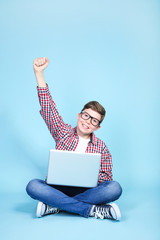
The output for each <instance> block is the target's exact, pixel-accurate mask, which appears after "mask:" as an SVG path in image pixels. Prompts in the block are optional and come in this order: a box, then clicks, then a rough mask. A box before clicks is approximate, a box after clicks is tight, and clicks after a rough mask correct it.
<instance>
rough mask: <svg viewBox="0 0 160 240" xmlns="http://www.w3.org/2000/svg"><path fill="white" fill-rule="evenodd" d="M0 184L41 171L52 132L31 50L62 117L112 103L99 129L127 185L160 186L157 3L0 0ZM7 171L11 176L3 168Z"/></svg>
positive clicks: (15, 183) (20, 186)
mask: <svg viewBox="0 0 160 240" xmlns="http://www.w3.org/2000/svg"><path fill="white" fill-rule="evenodd" d="M0 9H1V14H0V22H1V24H0V32H1V40H0V41H1V51H0V52H1V53H0V56H1V57H0V66H1V94H0V98H1V101H0V121H1V125H0V131H1V144H0V147H1V151H0V156H1V163H0V164H1V191H4V192H7V191H8V189H9V191H14V192H15V191H17V192H19V191H24V188H25V185H26V184H27V182H28V181H29V180H30V179H32V178H35V177H41V178H44V177H45V174H46V169H47V163H48V152H49V149H51V148H53V147H54V141H53V140H52V137H51V135H50V134H49V132H48V130H47V127H46V126H45V123H44V122H43V120H42V118H41V116H40V114H39V109H40V108H39V103H38V97H37V90H36V80H35V77H34V73H33V68H32V63H33V60H34V58H36V57H41V56H46V57H48V58H49V59H50V64H49V66H48V68H47V69H46V70H45V78H46V82H47V83H48V85H49V87H50V91H51V94H52V96H53V98H54V99H55V101H56V103H57V106H58V109H59V112H60V114H61V115H62V116H63V119H64V120H65V121H66V122H68V123H70V124H72V125H73V126H75V125H76V117H77V113H78V112H79V111H80V110H81V108H82V107H83V105H84V104H85V103H86V102H87V101H90V100H98V101H99V102H100V103H101V104H102V105H104V107H105V108H106V111H107V116H106V119H105V120H104V122H103V124H102V128H101V129H100V130H99V132H97V136H98V137H100V138H101V139H102V140H104V141H105V142H106V144H107V146H108V148H109V150H110V152H111V154H112V156H113V164H114V170H113V174H114V178H115V179H117V180H118V181H120V183H121V184H122V185H123V188H124V189H126V190H127V189H128V190H129V189H131V188H139V189H142V188H143V189H144V188H148V186H149V187H152V186H153V185H154V186H155V187H156V186H158V181H159V172H160V167H159V166H160V165H159V147H158V145H159V129H160V128H159V120H160V119H159V118H160V115H159V103H160V97H159V85H160V84H159V77H160V68H159V63H160V45H159V42H160V17H159V16H160V15H159V12H160V2H159V1H156V0H153V1H151V0H148V1H145V0H139V1H138V0H136V1H131V0H130V1H127V0H122V1H118V0H114V1H108V0H106V1H104V0H101V1H98V0H97V1H95V0H92V1H91V0H87V1H84V0H81V1H72V0H69V1H64V0H60V1H55V0H53V1H51V0H46V1H41V0H39V1H38V0H37V1H31V0H28V1H20V0H15V1H10V0H6V1H1V3H0ZM6 172H8V174H9V176H10V179H12V180H10V179H9V178H8V177H7V174H6Z"/></svg>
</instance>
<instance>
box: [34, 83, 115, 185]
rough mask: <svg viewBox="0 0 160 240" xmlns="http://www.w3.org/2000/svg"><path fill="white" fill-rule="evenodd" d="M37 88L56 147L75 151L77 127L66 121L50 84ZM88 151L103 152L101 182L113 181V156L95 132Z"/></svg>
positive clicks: (44, 116)
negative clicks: (59, 109) (50, 90)
mask: <svg viewBox="0 0 160 240" xmlns="http://www.w3.org/2000/svg"><path fill="white" fill-rule="evenodd" d="M37 89H38V97H39V102H40V105H41V110H40V114H41V115H42V117H43V119H44V121H45V123H46V124H47V127H48V129H49V131H50V133H51V135H52V136H53V138H54V140H55V142H56V149H58V150H67V151H75V149H76V147H77V145H78V142H79V137H78V134H77V132H76V127H75V128H72V127H71V125H69V124H66V123H64V121H63V119H62V117H61V116H60V115H59V112H58V110H57V107H56V104H55V102H54V101H53V99H52V97H51V95H50V92H49V88H48V85H47V87H46V88H39V87H37ZM86 152H87V153H100V154H101V168H100V171H99V183H100V182H103V181H112V156H111V154H110V152H109V150H108V148H107V146H106V144H105V143H104V142H103V141H101V140H100V139H99V138H97V137H96V136H95V134H94V133H92V135H91V139H90V141H89V143H88V146H87V149H86Z"/></svg>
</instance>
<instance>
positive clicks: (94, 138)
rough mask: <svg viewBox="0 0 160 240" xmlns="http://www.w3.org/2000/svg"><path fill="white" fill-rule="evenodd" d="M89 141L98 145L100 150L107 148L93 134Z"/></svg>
mask: <svg viewBox="0 0 160 240" xmlns="http://www.w3.org/2000/svg"><path fill="white" fill-rule="evenodd" d="M91 141H92V142H93V144H95V145H99V146H100V147H101V148H107V146H106V143H105V142H104V141H103V140H101V139H100V138H98V137H96V135H95V134H94V133H93V134H92V139H91Z"/></svg>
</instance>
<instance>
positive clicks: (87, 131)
mask: <svg viewBox="0 0 160 240" xmlns="http://www.w3.org/2000/svg"><path fill="white" fill-rule="evenodd" d="M83 112H85V113H88V114H89V115H90V116H91V117H92V118H96V119H98V120H99V121H101V114H99V113H98V112H95V111H93V110H92V109H91V108H88V109H85V110H84V111H83ZM92 121H93V120H92ZM99 128H100V125H98V126H94V125H93V124H92V123H91V118H89V119H87V120H84V119H83V118H82V117H81V114H80V113H78V116H77V133H78V135H79V136H81V137H84V138H90V135H91V133H93V132H94V131H96V130H98V129H99Z"/></svg>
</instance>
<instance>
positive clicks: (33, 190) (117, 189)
mask: <svg viewBox="0 0 160 240" xmlns="http://www.w3.org/2000/svg"><path fill="white" fill-rule="evenodd" d="M26 191H27V193H28V195H29V196H30V197H31V198H33V199H36V200H39V201H41V202H43V203H45V204H47V205H50V206H53V207H56V208H60V209H61V210H64V211H67V212H72V213H76V214H79V215H81V216H83V217H86V218H87V217H89V214H90V210H91V208H92V206H93V205H95V204H106V203H109V202H113V201H115V200H117V199H118V198H119V197H120V195H121V193H122V188H121V186H120V184H119V183H118V182H116V181H105V182H103V183H100V184H99V185H98V186H97V187H95V188H81V187H67V186H56V185H54V186H53V185H48V184H47V183H46V182H45V181H43V180H40V179H34V180H31V181H30V182H29V183H28V185H27V187H26Z"/></svg>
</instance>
